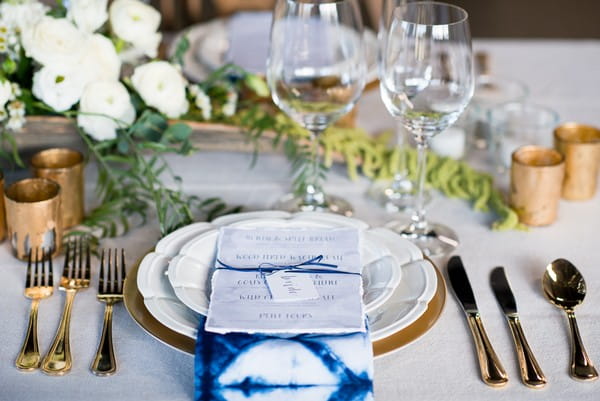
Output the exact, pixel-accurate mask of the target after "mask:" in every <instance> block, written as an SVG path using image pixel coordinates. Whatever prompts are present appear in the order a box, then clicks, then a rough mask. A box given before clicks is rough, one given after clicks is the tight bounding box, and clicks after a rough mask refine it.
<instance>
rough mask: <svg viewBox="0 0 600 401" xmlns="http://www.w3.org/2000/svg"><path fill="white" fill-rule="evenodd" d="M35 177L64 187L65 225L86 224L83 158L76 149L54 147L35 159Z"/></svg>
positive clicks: (62, 195) (32, 161) (39, 153)
mask: <svg viewBox="0 0 600 401" xmlns="http://www.w3.org/2000/svg"><path fill="white" fill-rule="evenodd" d="M31 167H32V169H33V175H34V176H35V177H43V178H48V179H49V180H52V181H56V182H57V183H58V184H59V185H60V188H61V214H62V226H63V228H68V227H72V226H75V225H77V224H79V223H81V222H82V221H83V216H84V206H83V197H84V193H83V167H84V166H83V155H82V154H81V153H80V152H78V151H76V150H73V149H67V148H53V149H46V150H43V151H41V152H38V153H36V154H35V155H34V156H33V157H32V159H31Z"/></svg>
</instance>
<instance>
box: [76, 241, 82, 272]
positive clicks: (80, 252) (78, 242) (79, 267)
mask: <svg viewBox="0 0 600 401" xmlns="http://www.w3.org/2000/svg"><path fill="white" fill-rule="evenodd" d="M77 246H78V248H79V250H78V251H79V255H78V256H79V257H78V258H77V278H83V238H81V237H79V238H78V241H77Z"/></svg>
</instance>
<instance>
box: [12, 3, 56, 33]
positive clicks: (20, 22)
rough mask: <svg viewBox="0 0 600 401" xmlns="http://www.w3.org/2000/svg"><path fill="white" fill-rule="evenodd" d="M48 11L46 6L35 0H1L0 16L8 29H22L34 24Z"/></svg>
mask: <svg viewBox="0 0 600 401" xmlns="http://www.w3.org/2000/svg"><path fill="white" fill-rule="evenodd" d="M47 11H48V6H46V5H44V4H42V3H40V2H39V1H37V0H17V1H3V2H2V3H1V4H0V16H1V17H2V21H3V22H4V23H5V24H6V25H7V27H8V28H9V29H14V30H18V31H23V30H24V29H25V28H26V27H30V26H32V25H35V24H36V23H37V22H38V21H39V20H40V19H41V18H42V17H43V16H44V15H46V12H47Z"/></svg>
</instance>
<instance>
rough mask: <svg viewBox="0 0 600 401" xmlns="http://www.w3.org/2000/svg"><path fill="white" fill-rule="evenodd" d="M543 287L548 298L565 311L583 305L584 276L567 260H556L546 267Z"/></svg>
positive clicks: (584, 291)
mask: <svg viewBox="0 0 600 401" xmlns="http://www.w3.org/2000/svg"><path fill="white" fill-rule="evenodd" d="M542 287H543V289H544V295H545V296H546V298H548V300H549V301H550V302H551V303H553V304H554V305H556V306H558V307H559V308H563V309H573V308H575V307H576V306H577V305H579V304H581V303H582V302H583V299H584V298H585V293H586V288H585V280H584V279H583V276H582V275H581V273H580V272H579V270H577V268H576V267H575V266H574V265H573V264H572V263H571V262H569V261H568V260H566V259H556V260H555V261H554V262H552V263H550V264H549V265H548V266H547V267H546V272H545V273H544V277H543V278H542Z"/></svg>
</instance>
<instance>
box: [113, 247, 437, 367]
mask: <svg viewBox="0 0 600 401" xmlns="http://www.w3.org/2000/svg"><path fill="white" fill-rule="evenodd" d="M141 260H142V259H141V258H140V260H139V261H138V263H136V264H135V266H133V268H132V269H131V270H130V271H129V273H128V274H127V278H126V279H125V283H124V286H123V298H124V303H125V308H126V309H127V311H128V312H129V314H130V315H131V317H132V318H133V320H135V321H136V323H137V324H138V325H139V326H140V327H141V328H142V329H144V331H146V332H147V333H148V334H150V335H151V336H152V337H154V338H156V339H157V340H159V341H160V342H162V343H164V344H166V345H168V346H170V347H172V348H175V349H176V350H178V351H182V352H185V353H187V354H191V355H194V349H195V345H196V344H195V340H194V339H191V338H189V337H186V336H184V335H182V334H179V333H177V332H175V331H173V330H171V329H169V328H168V327H166V326H165V325H163V324H162V323H160V322H159V321H158V320H156V318H154V316H152V315H151V314H150V312H148V309H146V306H145V305H144V298H143V297H142V294H141V293H140V291H139V290H138V288H137V273H138V268H139V266H140V263H141ZM431 263H432V265H433V267H434V269H435V272H436V275H437V288H436V291H435V295H434V296H433V298H432V299H431V301H429V304H427V309H426V310H425V312H424V313H423V314H422V315H421V316H420V317H419V318H418V319H417V320H415V321H414V322H413V323H411V324H410V325H409V326H407V327H405V328H403V329H401V330H399V331H397V332H396V333H394V334H391V335H390V336H388V337H385V338H382V339H380V340H378V341H375V342H374V343H373V354H374V355H375V356H376V357H379V356H382V355H386V354H389V353H392V352H395V351H398V350H400V349H401V348H404V347H405V346H407V345H409V344H410V343H412V342H413V341H415V340H417V339H418V338H420V337H421V336H423V335H424V334H425V333H427V332H428V331H429V329H431V328H432V327H433V326H434V325H435V323H436V322H437V320H438V318H439V317H440V315H441V314H442V311H443V310H444V305H445V303H446V284H445V282H444V278H443V276H442V275H441V273H440V271H439V270H438V268H437V267H436V266H435V264H434V263H433V262H431Z"/></svg>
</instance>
